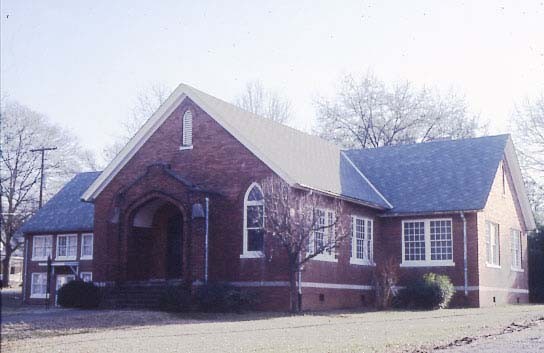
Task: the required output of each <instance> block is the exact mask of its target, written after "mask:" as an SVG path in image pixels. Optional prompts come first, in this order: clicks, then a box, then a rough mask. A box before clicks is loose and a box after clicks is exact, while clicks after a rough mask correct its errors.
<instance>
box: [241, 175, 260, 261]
mask: <svg viewBox="0 0 544 353" xmlns="http://www.w3.org/2000/svg"><path fill="white" fill-rule="evenodd" d="M243 242H244V244H243V247H244V248H243V253H242V255H241V257H261V256H263V251H264V196H263V191H262V190H261V187H260V186H259V184H257V183H253V184H251V186H250V187H249V188H248V189H247V191H246V195H245V198H244V241H243Z"/></svg>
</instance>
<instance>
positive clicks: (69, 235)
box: [55, 234, 77, 260]
mask: <svg viewBox="0 0 544 353" xmlns="http://www.w3.org/2000/svg"><path fill="white" fill-rule="evenodd" d="M61 238H66V253H68V249H69V241H68V239H69V238H75V239H76V245H75V246H74V249H75V254H74V255H73V256H68V255H64V256H61V255H59V250H60V247H59V241H60V239H61ZM55 259H56V260H75V259H77V234H57V249H56V251H55Z"/></svg>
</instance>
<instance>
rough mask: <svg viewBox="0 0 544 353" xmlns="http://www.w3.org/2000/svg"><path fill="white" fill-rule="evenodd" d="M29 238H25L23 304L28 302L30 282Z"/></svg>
mask: <svg viewBox="0 0 544 353" xmlns="http://www.w3.org/2000/svg"><path fill="white" fill-rule="evenodd" d="M28 243H29V241H28V236H25V261H24V262H23V268H24V272H23V295H22V297H23V303H24V302H25V301H26V286H27V284H26V281H27V280H28V279H27V268H28Z"/></svg>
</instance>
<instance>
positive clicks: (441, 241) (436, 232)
mask: <svg viewBox="0 0 544 353" xmlns="http://www.w3.org/2000/svg"><path fill="white" fill-rule="evenodd" d="M429 225H430V234H431V260H452V259H453V253H452V241H451V221H449V220H439V221H430V222H429Z"/></svg>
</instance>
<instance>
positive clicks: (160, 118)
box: [81, 84, 294, 202]
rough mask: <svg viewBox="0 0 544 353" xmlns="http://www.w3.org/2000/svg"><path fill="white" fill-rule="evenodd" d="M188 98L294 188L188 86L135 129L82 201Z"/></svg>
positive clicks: (108, 179) (94, 194)
mask: <svg viewBox="0 0 544 353" xmlns="http://www.w3.org/2000/svg"><path fill="white" fill-rule="evenodd" d="M187 97H189V98H190V99H191V100H192V101H193V102H195V103H196V104H197V105H198V106H199V107H200V108H201V109H202V110H204V111H205V112H206V113H207V114H208V115H209V116H210V117H212V119H214V120H215V121H217V122H218V123H219V125H221V126H222V127H223V128H224V129H225V130H227V132H229V133H230V134H231V135H232V136H234V138H236V139H237V140H238V141H240V143H242V145H244V146H245V147H246V148H247V149H249V150H250V151H251V152H252V153H253V154H254V155H255V156H256V157H257V158H259V159H260V160H261V161H263V163H265V164H266V165H267V166H268V167H269V168H270V169H272V171H274V172H275V173H276V174H278V175H279V176H280V177H281V178H282V179H283V180H285V181H286V182H287V183H288V184H289V185H291V186H293V185H294V181H293V179H292V178H291V177H290V176H289V175H287V173H285V172H284V171H283V170H281V168H279V166H278V165H277V164H275V163H274V162H273V161H271V160H269V159H268V158H266V157H265V156H264V154H263V153H262V152H260V150H259V149H258V148H257V147H256V146H253V145H252V144H251V143H249V141H247V139H245V138H244V137H243V135H242V134H240V133H239V132H238V130H237V129H236V128H235V127H234V126H232V125H230V124H228V123H227V122H226V121H225V120H224V119H222V118H221V115H220V114H218V113H217V112H216V111H215V110H214V109H213V108H211V107H210V106H209V105H208V104H206V103H205V102H204V101H203V100H202V99H200V97H199V96H198V94H193V93H192V92H191V89H190V87H188V86H186V85H184V84H180V85H179V86H178V87H177V88H176V89H175V90H174V92H173V93H172V94H171V95H170V96H169V97H168V99H167V100H166V101H165V102H164V103H163V104H161V106H160V107H159V109H157V111H156V112H155V113H154V114H153V115H152V116H151V118H149V119H148V120H147V121H146V123H145V124H144V125H143V126H142V127H141V128H140V130H138V132H137V133H136V134H135V135H134V136H133V137H132V138H131V139H130V141H129V142H128V143H127V144H126V145H125V147H123V149H122V150H121V151H120V152H119V154H118V155H117V156H116V157H115V158H114V159H113V160H112V161H111V162H110V163H109V164H108V166H107V167H106V168H105V169H104V171H103V172H102V173H101V174H100V176H99V177H98V178H96V180H95V181H94V182H93V183H92V184H91V185H90V186H89V188H88V189H87V190H86V191H85V192H84V193H83V195H82V196H81V199H82V200H83V201H87V202H92V201H94V199H95V198H96V197H97V196H98V195H99V194H100V193H101V192H102V191H103V190H104V188H105V187H106V186H107V185H108V184H109V183H110V182H111V180H112V179H113V178H114V177H115V176H116V175H117V174H118V173H119V171H121V169H123V167H124V166H125V165H126V164H127V163H128V161H129V160H130V159H131V158H132V157H133V156H134V155H135V154H136V152H138V150H139V149H140V148H141V147H142V146H143V145H144V143H145V142H146V141H147V140H148V139H149V138H150V137H151V136H152V135H153V134H154V133H155V131H157V129H158V128H159V127H160V126H161V125H162V124H163V123H164V121H165V120H166V119H167V118H168V117H169V116H170V115H171V114H172V113H173V112H174V110H175V109H176V108H177V107H178V106H179V105H180V104H181V103H182V102H183V101H184V100H185V98H187Z"/></svg>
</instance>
